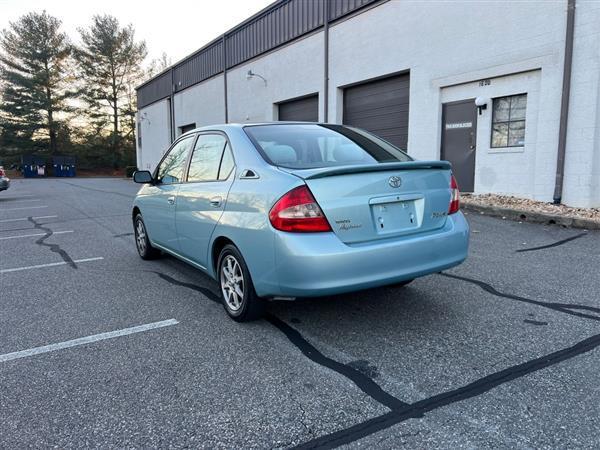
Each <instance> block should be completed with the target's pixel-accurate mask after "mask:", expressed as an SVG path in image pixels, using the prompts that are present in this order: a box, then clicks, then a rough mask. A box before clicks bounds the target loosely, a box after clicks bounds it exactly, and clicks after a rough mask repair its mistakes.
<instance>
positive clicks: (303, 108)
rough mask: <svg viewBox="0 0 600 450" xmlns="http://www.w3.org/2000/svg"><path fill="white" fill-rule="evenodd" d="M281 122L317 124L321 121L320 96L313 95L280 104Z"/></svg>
mask: <svg viewBox="0 0 600 450" xmlns="http://www.w3.org/2000/svg"><path fill="white" fill-rule="evenodd" d="M279 120H291V121H302V122H317V121H318V120H319V96H318V95H311V96H310V97H304V98H300V99H296V100H290V101H288V102H283V103H280V104H279Z"/></svg>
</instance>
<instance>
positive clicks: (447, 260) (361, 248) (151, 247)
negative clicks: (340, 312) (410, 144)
mask: <svg viewBox="0 0 600 450" xmlns="http://www.w3.org/2000/svg"><path fill="white" fill-rule="evenodd" d="M134 181H136V182H137V183H143V186H142V188H141V189H140V191H139V192H138V194H137V196H136V198H135V201H134V204H133V211H132V218H133V225H134V232H135V241H136V246H137V250H138V252H139V254H140V256H141V257H142V258H143V259H152V258H155V257H157V256H158V255H160V254H161V252H165V253H168V254H171V255H173V256H175V257H177V258H179V259H181V260H183V261H185V262H187V263H189V264H191V265H192V266H194V267H197V268H199V269H202V270H203V271H204V272H206V273H207V274H208V275H209V276H211V277H213V278H214V279H216V280H217V282H218V284H219V286H220V290H221V295H222V298H223V305H224V307H225V310H226V311H227V313H228V314H229V315H230V316H231V317H232V318H233V319H235V320H237V321H247V320H252V319H255V318H257V317H259V316H260V315H261V313H262V311H263V309H264V305H265V302H266V300H268V299H288V300H292V299H294V298H297V297H316V296H324V295H329V294H340V293H345V292H351V291H357V290H360V289H367V288H372V287H376V286H383V285H391V284H395V285H405V284H407V283H410V282H411V281H412V280H413V279H415V278H416V277H421V276H424V275H427V274H431V273H435V272H440V271H442V270H444V269H447V268H449V267H453V266H456V265H458V264H460V263H461V262H463V261H464V260H465V258H466V257H467V250H468V242H469V226H468V224H467V222H466V220H465V218H464V216H463V214H462V213H461V212H460V210H459V191H458V186H457V184H456V180H455V179H454V176H453V175H452V171H451V166H450V163H448V162H446V161H415V160H413V159H412V158H411V157H410V156H408V155H407V154H406V153H405V152H403V151H402V150H400V149H398V148H397V147H395V146H393V145H391V144H390V143H388V142H386V141H384V140H382V139H380V138H378V137H376V136H374V135H372V134H370V133H368V132H366V131H363V130H360V129H357V128H352V127H347V126H342V125H330V124H316V123H286V122H281V123H265V124H241V125H233V124H228V125H220V126H210V127H203V128H198V129H196V130H193V131H189V132H187V133H185V134H184V135H182V136H181V137H179V138H178V139H177V140H176V141H175V142H174V143H173V144H172V145H171V147H170V149H169V150H168V151H167V152H166V153H165V155H164V157H163V158H162V160H161V161H160V163H159V164H158V166H157V167H156V169H155V170H154V172H153V173H150V172H149V171H137V172H136V173H135V174H134Z"/></svg>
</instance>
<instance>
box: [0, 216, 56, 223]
mask: <svg viewBox="0 0 600 450" xmlns="http://www.w3.org/2000/svg"><path fill="white" fill-rule="evenodd" d="M57 217H58V216H37V217H32V219H33V220H38V219H56V218H57ZM23 220H29V217H19V218H18V219H2V220H0V223H5V222H21V221H23Z"/></svg>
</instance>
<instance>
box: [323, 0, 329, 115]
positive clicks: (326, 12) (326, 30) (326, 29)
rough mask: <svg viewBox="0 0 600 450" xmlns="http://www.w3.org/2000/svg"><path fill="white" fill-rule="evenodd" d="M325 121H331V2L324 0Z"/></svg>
mask: <svg viewBox="0 0 600 450" xmlns="http://www.w3.org/2000/svg"><path fill="white" fill-rule="evenodd" d="M323 45H324V48H323V97H324V98H323V116H324V117H323V122H324V123H329V2H327V1H324V2H323Z"/></svg>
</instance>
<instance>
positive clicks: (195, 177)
mask: <svg viewBox="0 0 600 450" xmlns="http://www.w3.org/2000/svg"><path fill="white" fill-rule="evenodd" d="M225 146H227V139H225V136H222V135H220V134H202V135H200V136H199V137H198V140H197V141H196V145H195V147H194V153H193V154H192V160H191V162H190V171H189V173H188V178H187V180H188V182H192V183H193V182H199V181H216V180H218V179H219V167H220V165H221V159H222V157H223V150H224V149H225Z"/></svg>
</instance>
